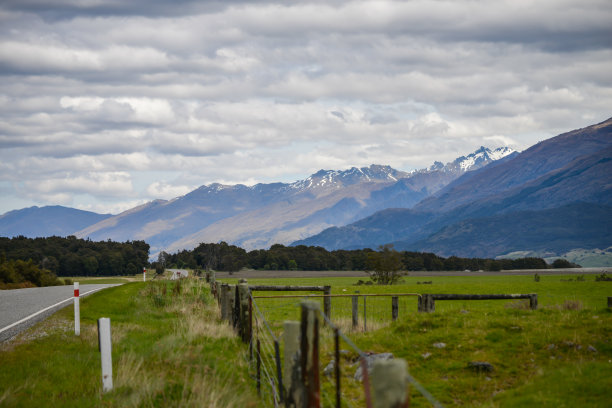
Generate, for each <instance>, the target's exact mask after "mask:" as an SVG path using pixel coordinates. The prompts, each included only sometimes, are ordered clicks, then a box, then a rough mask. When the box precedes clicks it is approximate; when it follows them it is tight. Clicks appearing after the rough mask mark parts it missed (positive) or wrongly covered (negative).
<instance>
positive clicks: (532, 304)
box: [529, 293, 538, 310]
mask: <svg viewBox="0 0 612 408" xmlns="http://www.w3.org/2000/svg"><path fill="white" fill-rule="evenodd" d="M529 308H530V309H531V310H536V309H537V308H538V295H537V293H530V294H529Z"/></svg>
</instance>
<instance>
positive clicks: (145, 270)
mask: <svg viewBox="0 0 612 408" xmlns="http://www.w3.org/2000/svg"><path fill="white" fill-rule="evenodd" d="M142 281H143V282H146V281H147V268H144V267H143V268H142Z"/></svg>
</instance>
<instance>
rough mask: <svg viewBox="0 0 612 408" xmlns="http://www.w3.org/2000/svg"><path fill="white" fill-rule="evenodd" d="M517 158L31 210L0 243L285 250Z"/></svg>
mask: <svg viewBox="0 0 612 408" xmlns="http://www.w3.org/2000/svg"><path fill="white" fill-rule="evenodd" d="M516 154H517V153H516V152H515V151H513V150H512V149H510V148H507V147H502V148H498V149H495V150H490V149H488V148H485V147H481V148H480V149H478V150H476V151H475V152H473V153H471V154H469V155H467V156H461V157H459V158H457V159H456V160H454V161H452V162H449V163H447V164H443V163H441V162H435V163H434V164H433V165H432V166H430V167H429V168H426V169H421V170H414V171H411V172H404V171H399V170H395V169H393V168H391V167H390V166H381V165H371V166H369V167H362V168H356V167H353V168H351V169H348V170H320V171H318V172H316V173H314V174H312V175H311V176H310V177H308V178H306V179H304V180H299V181H296V182H294V183H271V184H256V185H254V186H245V185H241V184H238V185H222V184H211V185H203V186H201V187H199V188H197V189H196V190H194V191H192V192H190V193H188V194H186V195H184V196H181V197H178V198H175V199H173V200H155V201H152V202H149V203H146V204H144V205H141V206H138V207H135V208H132V209H130V210H128V211H125V212H123V213H121V214H118V215H97V218H88V217H90V216H91V215H92V214H93V213H87V212H79V210H75V209H70V208H65V207H42V208H38V207H32V208H28V209H24V210H17V211H11V212H9V213H7V214H5V215H3V216H1V217H0V235H4V236H15V235H25V236H49V235H76V236H77V237H81V238H90V239H93V240H106V239H113V240H116V241H126V240H145V241H146V242H147V243H149V244H150V245H151V250H152V254H153V255H155V254H156V253H157V252H159V251H162V250H163V251H166V252H175V251H178V250H182V249H190V248H193V247H195V246H197V245H198V244H199V243H202V242H218V241H222V240H223V241H226V242H229V243H232V244H236V245H239V246H242V247H243V248H245V249H255V248H265V247H269V246H271V245H272V244H275V243H280V244H290V243H292V242H294V241H296V240H299V239H303V238H307V237H310V236H312V235H313V234H317V233H319V232H321V231H323V230H325V229H326V228H328V227H332V226H342V225H346V224H349V223H351V222H354V221H356V220H359V219H361V218H363V217H366V216H368V215H371V214H373V213H375V212H377V211H380V210H383V209H386V208H391V207H402V208H409V207H412V206H414V205H415V204H417V203H418V202H420V201H421V200H423V199H424V198H426V197H428V196H430V195H431V194H433V193H435V192H437V191H438V190H440V189H441V188H443V187H444V186H446V185H448V184H449V183H450V182H452V181H453V180H455V179H457V178H458V177H460V176H461V175H463V174H466V173H467V172H470V171H474V170H477V169H480V168H483V167H484V166H487V165H488V164H490V163H493V162H495V161H499V160H500V159H507V158H509V157H513V156H514V155H516ZM62 211H63V213H64V215H62V214H61V212H62ZM40 219H46V222H45V223H41V222H38V221H37V220H40ZM68 220H70V222H68ZM77 221H79V222H77ZM18 226H21V227H18Z"/></svg>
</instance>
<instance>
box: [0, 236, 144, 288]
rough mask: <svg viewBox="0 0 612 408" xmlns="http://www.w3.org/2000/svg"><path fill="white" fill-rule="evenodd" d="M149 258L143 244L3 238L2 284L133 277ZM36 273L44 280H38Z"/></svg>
mask: <svg viewBox="0 0 612 408" xmlns="http://www.w3.org/2000/svg"><path fill="white" fill-rule="evenodd" d="M148 257H149V244H147V243H146V242H144V241H128V242H124V243H119V242H113V241H110V240H109V241H100V242H94V241H91V240H84V239H78V238H76V237H74V236H69V237H66V238H62V237H48V238H26V237H23V236H20V237H15V238H6V237H0V262H1V266H0V282H1V283H5V284H9V283H15V284H18V283H25V282H31V283H32V284H34V285H35V286H46V285H48V284H49V283H50V282H52V281H53V282H55V277H56V276H114V275H115V276H116V275H133V274H135V273H138V272H140V271H142V268H143V267H145V266H147V264H148ZM18 261H20V262H21V263H18ZM24 263H25V264H24ZM26 264H27V265H26ZM34 270H38V271H39V272H35V271H34ZM20 271H21V272H20ZM23 271H29V272H27V273H26V272H23ZM37 273H38V274H41V276H44V278H40V279H37V278H35V276H37V275H36V274H37ZM51 284H55V283H51Z"/></svg>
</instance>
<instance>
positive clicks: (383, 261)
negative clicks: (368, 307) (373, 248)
mask: <svg viewBox="0 0 612 408" xmlns="http://www.w3.org/2000/svg"><path fill="white" fill-rule="evenodd" d="M403 267H404V264H403V263H402V256H401V254H400V253H399V252H397V251H396V250H394V249H393V244H385V245H381V246H379V247H378V252H369V253H368V258H367V260H366V273H367V274H368V275H370V279H371V280H372V281H373V282H375V283H378V284H379V285H393V284H394V283H397V282H398V281H399V279H400V278H401V277H402V276H403V275H404V273H403V272H402V269H403Z"/></svg>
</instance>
